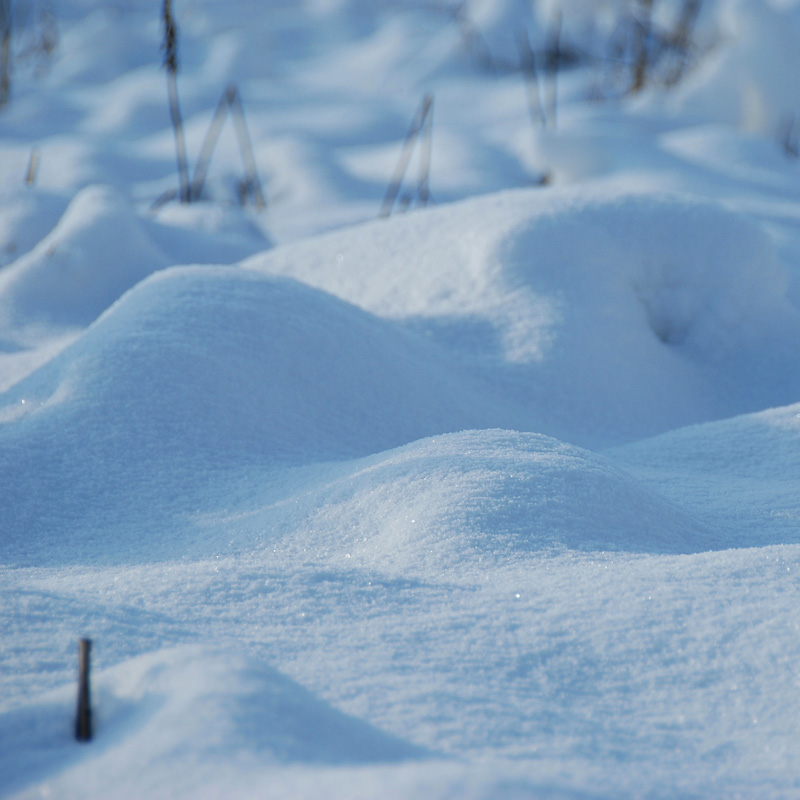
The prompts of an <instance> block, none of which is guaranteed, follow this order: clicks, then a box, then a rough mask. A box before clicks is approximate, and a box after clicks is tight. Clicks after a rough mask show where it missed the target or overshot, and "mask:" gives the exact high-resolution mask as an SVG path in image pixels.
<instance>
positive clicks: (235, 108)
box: [227, 86, 267, 208]
mask: <svg viewBox="0 0 800 800" xmlns="http://www.w3.org/2000/svg"><path fill="white" fill-rule="evenodd" d="M227 94H228V95H229V96H230V106H231V114H232V116H233V127H234V128H235V129H236V137H237V138H238V140H239V153H240V154H241V156H242V165H243V166H244V174H245V179H246V181H247V189H248V191H249V192H250V194H251V196H252V198H253V202H254V203H255V205H256V206H258V207H259V208H263V207H264V206H266V204H267V201H266V200H265V199H264V192H263V191H262V189H261V180H260V178H259V177H258V168H257V166H256V157H255V154H254V153H253V143H252V142H251V141H250V134H249V132H248V130H247V123H246V122H245V118H244V105H242V98H241V96H240V95H239V92H238V91H237V89H236V87H235V86H230V87H228V92H227Z"/></svg>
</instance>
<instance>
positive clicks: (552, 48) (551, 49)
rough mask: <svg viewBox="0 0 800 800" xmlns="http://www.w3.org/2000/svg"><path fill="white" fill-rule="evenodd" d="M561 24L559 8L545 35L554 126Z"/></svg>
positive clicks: (551, 118) (551, 117) (559, 66)
mask: <svg viewBox="0 0 800 800" xmlns="http://www.w3.org/2000/svg"><path fill="white" fill-rule="evenodd" d="M561 24H562V16H561V10H560V9H559V10H558V11H556V13H555V14H554V15H553V21H552V24H551V25H550V31H549V33H548V36H547V71H548V74H549V77H550V103H549V105H550V124H551V125H552V127H553V128H555V127H556V121H557V110H558V71H559V69H561Z"/></svg>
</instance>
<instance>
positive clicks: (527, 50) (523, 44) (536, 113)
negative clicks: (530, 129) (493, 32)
mask: <svg viewBox="0 0 800 800" xmlns="http://www.w3.org/2000/svg"><path fill="white" fill-rule="evenodd" d="M517 49H518V50H519V61H520V66H521V68H522V75H523V77H524V80H525V92H526V94H527V97H528V112H529V113H530V115H531V122H533V125H534V127H535V126H536V124H537V123H538V124H539V125H541V127H542V128H546V127H547V117H546V116H545V115H544V106H543V105H542V97H541V94H540V92H539V76H538V74H537V72H536V56H534V54H533V48H531V42H530V39H529V38H528V33H527V31H523V30H520V31H519V32H518V34H517Z"/></svg>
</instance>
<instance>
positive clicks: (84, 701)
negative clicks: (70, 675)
mask: <svg viewBox="0 0 800 800" xmlns="http://www.w3.org/2000/svg"><path fill="white" fill-rule="evenodd" d="M91 647H92V643H91V641H90V640H89V639H80V640H79V642H78V714H77V717H76V720H75V738H76V739H77V740H78V741H79V742H88V741H90V740H91V738H92V710H91V701H90V697H89V652H90V650H91Z"/></svg>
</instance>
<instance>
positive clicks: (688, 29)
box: [666, 0, 702, 86]
mask: <svg viewBox="0 0 800 800" xmlns="http://www.w3.org/2000/svg"><path fill="white" fill-rule="evenodd" d="M701 1H702V0H684V3H683V8H682V9H681V15H680V18H679V19H678V25H677V27H676V28H675V33H674V34H673V36H672V46H673V48H674V50H675V52H676V53H677V54H678V63H677V65H676V66H675V68H674V70H673V71H672V72H671V74H669V75H668V76H667V79H666V83H667V85H668V86H672V85H674V84H676V83H678V81H680V79H681V78H682V77H683V72H684V70H685V69H686V65H687V62H688V61H689V53H690V51H691V50H692V32H693V31H694V26H695V23H696V22H697V16H698V14H699V13H700V5H701Z"/></svg>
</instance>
